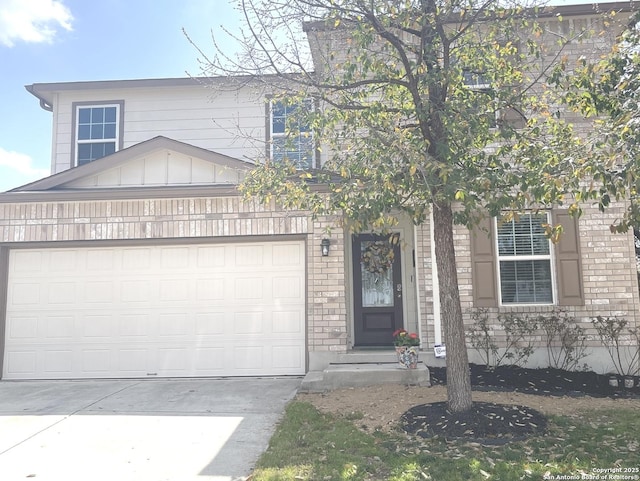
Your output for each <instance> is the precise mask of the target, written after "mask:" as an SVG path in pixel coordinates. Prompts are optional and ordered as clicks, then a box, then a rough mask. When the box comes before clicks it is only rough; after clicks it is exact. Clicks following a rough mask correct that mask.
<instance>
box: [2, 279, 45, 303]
mask: <svg viewBox="0 0 640 481" xmlns="http://www.w3.org/2000/svg"><path fill="white" fill-rule="evenodd" d="M40 288H41V286H40V284H36V283H32V282H28V283H26V282H16V283H15V284H11V288H10V291H9V296H8V301H9V302H8V304H9V305H8V308H9V309H10V308H12V307H14V306H39V305H40V297H41V296H40Z"/></svg>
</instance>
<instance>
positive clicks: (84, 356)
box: [3, 241, 305, 379]
mask: <svg viewBox="0 0 640 481" xmlns="http://www.w3.org/2000/svg"><path fill="white" fill-rule="evenodd" d="M304 258H305V256H304V244H303V243H302V242H298V241H295V242H269V243H259V244H257V243H256V244H228V245H227V244H225V245H210V244H209V245H189V246H155V247H118V248H115V247H108V248H74V249H70V248H66V249H38V250H32V249H29V250H13V251H11V253H10V260H9V283H8V295H7V324H6V344H5V355H4V368H3V371H4V372H3V377H4V378H5V379H62V378H67V379H68V378H106V377H122V378H132V377H151V376H158V377H187V376H255V375H275V374H303V373H304V372H305V262H304Z"/></svg>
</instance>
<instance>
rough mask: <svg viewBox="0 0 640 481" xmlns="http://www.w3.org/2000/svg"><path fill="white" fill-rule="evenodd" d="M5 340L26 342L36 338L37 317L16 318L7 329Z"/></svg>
mask: <svg viewBox="0 0 640 481" xmlns="http://www.w3.org/2000/svg"><path fill="white" fill-rule="evenodd" d="M6 336H7V340H13V339H15V340H20V341H23V340H24V341H28V340H32V341H33V340H35V339H37V338H38V317H37V316H36V315H27V316H16V317H14V319H13V322H12V323H11V325H9V328H8V329H7V334H6Z"/></svg>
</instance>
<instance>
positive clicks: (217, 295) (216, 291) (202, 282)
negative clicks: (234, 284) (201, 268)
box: [195, 278, 224, 301]
mask: <svg viewBox="0 0 640 481" xmlns="http://www.w3.org/2000/svg"><path fill="white" fill-rule="evenodd" d="M195 283H196V300H199V301H213V300H223V299H224V279H222V278H219V279H196V280H195Z"/></svg>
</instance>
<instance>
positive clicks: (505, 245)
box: [497, 214, 553, 304]
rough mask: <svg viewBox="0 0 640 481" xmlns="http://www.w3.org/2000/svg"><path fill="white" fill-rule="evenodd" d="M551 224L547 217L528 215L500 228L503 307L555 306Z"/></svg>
mask: <svg viewBox="0 0 640 481" xmlns="http://www.w3.org/2000/svg"><path fill="white" fill-rule="evenodd" d="M548 222H549V221H548V219H547V214H524V215H521V216H520V217H519V218H518V219H515V218H514V219H512V220H511V221H509V222H505V223H503V224H499V225H498V228H497V233H498V236H497V241H498V269H499V270H498V272H499V276H500V296H501V300H502V304H553V279H552V269H551V246H550V241H549V239H548V238H547V237H546V235H545V229H544V224H547V223H548Z"/></svg>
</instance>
